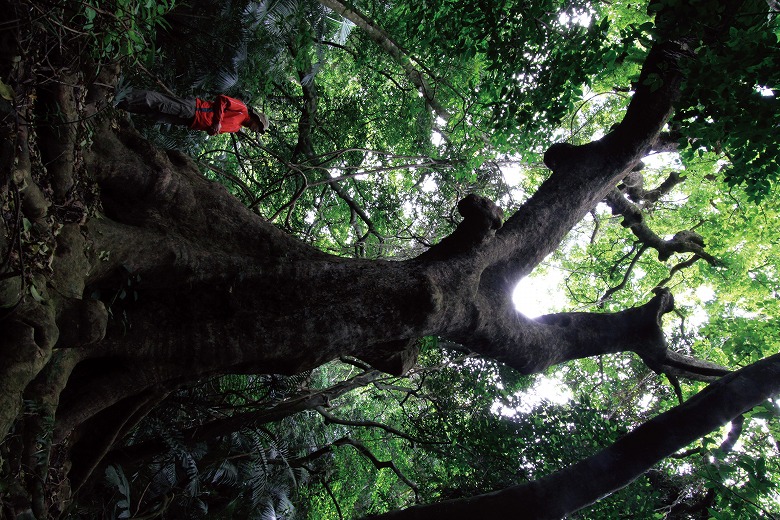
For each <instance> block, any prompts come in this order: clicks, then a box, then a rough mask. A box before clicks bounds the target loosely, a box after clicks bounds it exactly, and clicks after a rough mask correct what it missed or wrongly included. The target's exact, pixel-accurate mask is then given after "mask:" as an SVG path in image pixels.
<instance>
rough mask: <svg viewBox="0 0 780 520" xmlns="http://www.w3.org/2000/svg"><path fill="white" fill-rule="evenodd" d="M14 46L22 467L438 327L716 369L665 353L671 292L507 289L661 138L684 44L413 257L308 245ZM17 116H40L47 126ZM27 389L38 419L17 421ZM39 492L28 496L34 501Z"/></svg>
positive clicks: (1, 369)
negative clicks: (528, 293) (624, 296)
mask: <svg viewBox="0 0 780 520" xmlns="http://www.w3.org/2000/svg"><path fill="white" fill-rule="evenodd" d="M17 7H18V6H17ZM17 29H18V30H19V31H20V32H21V31H22V30H23V28H17ZM19 36H21V35H19ZM16 50H18V49H13V51H16ZM15 55H16V54H15V53H14V52H10V53H6V55H4V56H3V59H4V65H3V77H4V78H6V77H10V78H11V83H12V84H13V86H14V88H15V89H16V99H15V104H14V106H13V107H12V106H10V105H8V104H5V103H4V104H3V106H2V110H3V114H2V115H3V117H4V119H3V125H4V128H5V130H6V132H5V133H4V141H3V149H2V157H0V163H1V164H2V165H3V169H2V175H3V178H2V185H3V190H4V191H3V196H4V197H5V198H6V199H7V200H10V203H9V204H10V205H9V207H10V208H11V210H12V211H11V218H10V219H9V223H10V225H9V229H10V233H9V234H8V236H4V237H0V240H1V241H0V246H1V247H0V250H1V251H2V253H3V255H6V254H9V255H10V252H11V251H18V254H16V253H15V254H16V258H17V264H16V265H11V263H10V262H9V263H4V264H3V265H2V269H3V271H2V272H0V275H2V278H0V289H1V290H0V298H2V299H1V300H0V305H2V306H3V307H9V308H8V309H6V310H4V311H3V316H2V322H0V324H1V326H2V334H1V335H0V359H2V362H0V432H2V434H3V435H4V436H5V435H6V434H7V433H8V432H9V431H12V428H16V429H14V433H17V434H18V433H20V432H21V428H22V425H23V427H24V430H25V431H24V435H25V437H26V438H27V440H28V441H29V442H28V444H27V445H26V446H25V450H26V451H25V452H24V453H25V455H24V456H25V457H26V459H27V460H26V462H25V463H29V461H32V460H34V459H35V457H36V450H37V449H38V447H39V446H38V444H37V443H36V442H34V441H31V439H35V438H36V435H37V436H39V437H38V438H45V439H47V441H46V443H47V444H48V445H54V446H59V447H60V448H59V449H60V453H64V454H65V455H63V457H64V458H65V459H66V460H70V461H71V462H72V468H71V469H70V473H69V477H70V482H71V485H72V486H73V487H74V488H75V489H78V488H79V487H80V486H81V485H82V484H83V483H84V482H85V481H87V479H88V478H89V476H90V474H91V473H92V471H93V470H94V468H95V467H97V465H98V464H100V462H101V459H102V458H103V456H104V455H105V454H106V453H108V452H109V450H110V449H111V447H112V445H113V444H114V443H115V442H116V441H117V440H118V439H120V438H121V436H122V435H123V434H125V433H126V432H127V431H129V430H130V429H131V428H132V427H133V426H134V425H135V424H137V422H138V421H139V420H140V419H141V418H142V417H143V416H144V414H146V413H147V412H148V411H149V410H150V409H151V407H153V406H154V405H155V404H156V403H158V402H159V401H160V400H161V399H162V398H164V396H165V395H167V394H168V393H169V392H170V391H171V390H173V389H175V388H177V387H179V386H181V385H185V384H187V383H191V382H194V381H197V380H198V379H200V378H203V377H207V376H213V375H218V374H227V373H281V374H295V373H299V372H301V371H304V370H307V369H311V368H314V367H317V366H319V365H321V364H323V363H325V362H327V361H330V360H333V359H337V358H339V357H341V356H353V357H355V358H358V359H361V360H364V361H365V362H367V363H369V364H371V365H372V366H374V367H376V368H378V369H381V370H383V371H386V372H390V373H402V372H404V371H405V370H406V369H408V368H409V367H410V366H411V365H412V364H413V362H414V359H415V347H414V345H415V341H416V340H417V339H418V338H420V337H423V336H429V335H437V336H440V337H442V338H445V339H448V340H452V341H455V342H458V343H459V344H461V345H464V346H465V347H466V348H468V349H471V350H472V351H474V352H477V353H480V354H483V355H485V356H489V357H492V358H495V359H497V360H499V361H502V362H504V363H506V364H508V365H509V366H511V367H513V368H515V369H517V370H518V371H521V372H523V373H534V372H538V371H541V370H544V369H545V368H546V367H549V366H551V365H554V364H557V363H561V362H564V361H567V360H571V359H576V358H582V357H587V356H595V355H599V354H604V353H612V352H619V351H634V352H636V353H638V354H639V355H640V356H642V357H643V359H645V360H646V361H648V362H649V363H651V364H652V366H653V367H654V368H656V369H664V368H670V367H675V368H676V369H677V370H681V369H683V368H686V367H688V368H690V369H691V370H692V371H693V372H699V373H702V374H705V375H712V374H713V373H717V368H713V367H709V366H706V365H705V366H703V367H702V364H698V365H697V364H689V363H688V360H685V359H684V358H680V357H678V356H673V355H670V354H668V353H667V350H666V344H665V341H664V337H663V333H662V331H661V319H662V316H663V315H664V314H665V313H667V312H669V311H671V310H672V309H673V300H672V297H671V295H670V294H669V293H668V292H659V293H658V294H656V296H655V297H653V298H652V299H650V301H648V303H647V304H645V305H643V306H640V307H637V308H634V309H628V310H625V311H623V312H619V313H614V314H588V313H562V314H556V315H550V316H545V317H542V318H540V319H537V320H531V319H527V318H525V317H524V316H522V315H520V314H519V313H517V311H515V309H514V308H513V306H512V303H511V291H512V288H513V285H514V283H515V282H516V281H517V280H519V279H520V278H521V277H522V276H525V275H526V274H528V273H529V272H531V271H532V270H533V268H534V267H535V266H536V265H537V264H538V263H539V262H540V261H541V260H542V259H543V258H544V257H545V256H546V255H547V254H549V253H550V252H551V251H553V250H554V249H555V248H556V247H557V245H558V244H559V243H560V241H561V240H562V238H563V237H564V235H565V234H566V232H568V231H569V230H570V229H571V228H572V226H574V225H575V224H576V223H577V222H578V221H579V220H580V219H581V218H582V217H583V216H584V215H585V214H586V213H587V212H588V211H590V210H591V209H592V208H593V207H594V206H595V204H596V203H598V202H599V201H600V200H602V199H604V198H605V197H606V195H607V194H608V193H609V192H610V190H612V189H613V188H614V187H615V186H616V185H617V183H618V182H619V181H620V180H621V179H622V178H623V177H624V176H625V175H626V174H627V173H628V172H629V171H631V169H632V168H633V167H634V165H635V164H636V163H637V162H638V161H639V160H640V159H641V158H642V156H643V155H644V154H645V153H646V152H647V151H648V150H649V149H650V147H651V146H652V144H653V143H654V141H655V140H656V138H657V136H658V135H659V133H660V131H661V129H662V128H663V126H664V124H665V122H666V120H667V118H668V116H669V114H670V113H671V108H672V100H673V99H674V95H675V92H676V89H677V85H678V82H679V79H680V78H679V73H678V72H677V71H678V68H677V67H675V66H674V60H675V59H676V57H677V56H679V52H677V49H676V47H675V46H674V45H673V44H670V43H662V44H659V45H658V46H657V47H656V48H654V49H653V50H652V51H651V52H650V54H649V57H648V59H647V62H646V64H645V67H644V70H643V72H642V74H643V76H642V77H641V78H640V81H639V84H640V85H643V78H645V77H647V76H648V75H649V74H657V75H660V77H661V78H662V87H661V88H658V89H656V90H653V91H651V90H650V89H649V88H648V87H646V86H640V87H639V88H638V90H637V92H636V94H635V95H634V98H633V101H632V103H631V105H630V107H629V108H628V111H627V113H626V116H625V120H624V122H623V123H622V124H621V125H619V126H618V127H617V128H616V129H614V130H613V131H612V132H611V133H610V134H608V135H607V136H606V137H604V138H603V139H601V140H600V141H597V142H594V143H590V144H588V145H585V146H580V147H573V146H568V145H555V146H553V147H551V148H550V150H549V151H548V153H547V154H546V158H545V160H546V163H547V165H548V166H549V167H550V169H551V174H550V177H549V179H548V180H547V181H546V182H545V183H544V184H543V185H542V187H541V188H540V189H539V190H538V192H537V193H536V194H535V195H534V196H533V197H532V198H531V199H530V200H529V201H528V202H527V203H526V204H525V205H524V206H523V207H522V208H521V210H520V211H518V212H517V213H516V214H515V215H512V216H510V217H509V218H508V219H507V221H506V223H505V224H503V226H502V217H503V216H502V214H501V211H500V210H499V209H498V208H497V207H495V206H494V205H493V204H492V203H491V202H489V201H487V200H485V199H482V198H480V197H477V196H474V195H471V196H468V197H466V198H465V199H464V200H463V201H462V202H461V203H460V205H459V210H460V213H461V214H462V216H463V217H464V218H463V221H462V223H461V224H460V225H459V227H458V228H457V230H456V231H455V232H454V233H453V234H452V235H451V236H449V237H447V238H446V239H444V241H442V242H441V243H440V244H439V245H437V246H434V247H433V248H432V249H431V250H429V251H428V252H426V253H424V254H423V255H421V256H420V257H418V258H416V259H412V260H408V261H402V262H388V261H367V260H353V259H345V258H340V257H335V256H331V255H327V254H325V253H323V252H321V251H318V250H316V249H314V248H312V247H309V246H307V245H305V244H303V243H301V242H300V241H298V240H296V239H295V238H293V237H291V236H289V235H287V234H285V233H283V232H282V231H280V230H279V229H277V228H276V227H275V226H273V225H272V224H270V223H268V222H265V221H263V220H262V219H261V218H259V217H258V216H257V215H256V214H254V213H252V212H251V211H250V210H248V209H247V208H245V207H244V206H242V205H241V204H240V203H239V202H238V201H237V200H236V199H235V198H234V197H233V196H231V195H230V194H229V193H228V192H227V190H226V189H225V188H223V187H222V186H221V185H219V184H216V183H214V182H211V181H209V180H207V179H205V178H204V177H203V176H202V174H201V173H200V172H199V171H198V169H197V168H196V166H195V164H194V163H193V161H192V160H190V159H189V158H188V157H186V156H184V155H182V154H180V153H178V152H164V151H161V150H158V149H156V148H155V147H154V146H153V145H151V144H150V143H149V142H147V141H145V140H144V139H142V138H141V137H140V136H139V135H138V134H137V133H136V132H135V131H134V130H133V129H132V128H130V127H129V126H128V125H127V124H126V123H124V122H122V121H117V119H116V117H115V114H114V113H113V111H112V110H111V109H110V108H105V106H106V101H107V98H108V97H109V94H108V93H106V92H105V91H104V90H103V89H104V87H103V85H105V84H106V83H107V82H110V81H111V75H110V74H109V71H108V70H103V71H102V72H101V74H102V76H100V77H97V78H95V79H94V81H92V82H91V85H89V86H90V91H89V94H88V95H87V97H86V98H85V99H81V98H80V97H79V96H77V93H76V89H75V88H74V85H79V83H83V82H85V81H87V80H86V78H87V77H89V76H86V75H85V74H88V73H85V72H83V71H68V74H69V75H68V77H67V78H61V81H57V82H51V83H47V82H46V81H44V79H43V74H42V72H41V71H36V70H35V69H34V67H33V64H32V63H29V64H25V63H22V66H18V67H15V68H12V67H11V66H10V63H12V59H13V56H15ZM47 73H48V71H47ZM36 97H37V101H36V102H35V104H33V100H34V99H35V98H36ZM96 111H97V112H98V113H97V115H95V114H96ZM79 117H90V118H93V119H94V121H95V123H94V131H93V132H91V133H89V134H82V133H80V132H82V131H83V129H81V130H79V131H78V132H77V131H76V130H75V129H71V128H72V127H71V126H69V125H66V124H65V123H71V122H73V121H75V120H76V119H77V118H79ZM20 120H25V121H35V122H37V123H38V127H39V128H40V131H39V132H38V134H37V139H36V136H35V135H31V134H30V132H29V130H30V128H29V127H28V126H27V125H24V124H19V123H18V121H20ZM63 128H65V129H68V130H62V129H63ZM53 129H54V130H56V129H60V130H58V131H54V130H53ZM31 148H32V149H33V153H31V151H30V150H31ZM44 167H45V169H44ZM94 197H97V199H95V198H94ZM85 208H86V209H85ZM74 215H75V217H74ZM22 219H26V221H27V222H29V226H28V227H29V230H28V231H26V232H27V233H29V235H28V238H27V239H26V240H27V242H26V243H25V244H26V245H24V246H23V245H22V240H21V238H20V235H21V233H22V227H21V222H22ZM31 244H37V245H38V247H37V249H36V251H40V250H41V247H42V245H46V247H47V250H50V251H51V250H53V255H52V256H51V265H50V266H48V265H37V264H36V263H34V262H33V264H32V265H30V263H27V264H25V263H24V259H25V258H31V254H32V253H31V251H32V249H31ZM19 261H21V263H20V262H19ZM109 312H110V313H111V316H112V317H113V319H109ZM713 371H714V372H713ZM23 397H24V399H26V400H27V401H28V402H29V403H34V407H35V411H36V414H33V415H31V416H28V417H27V419H25V420H23V421H20V417H21V412H22V398H23ZM15 423H16V426H14V424H15ZM48 447H49V446H44V451H46V450H48ZM33 465H34V466H35V467H38V468H40V472H42V475H37V476H34V477H32V478H31V479H30V482H31V483H30V486H31V487H32V488H36V486H38V487H40V482H42V480H43V477H45V474H46V471H47V470H48V466H47V463H45V462H44V463H43V464H40V463H36V464H33ZM68 465H69V463H64V464H62V467H68ZM36 479H37V480H36ZM35 482H37V483H35ZM36 489H37V488H36ZM41 493H42V491H41V490H38V491H33V493H32V495H33V510H34V511H35V512H36V514H40V513H41V512H42V511H43V508H44V506H43V505H42V503H41V502H42V499H41V497H40V494H41ZM36 496H37V499H36V498H35V497H36ZM36 500H37V502H38V503H37V505H36Z"/></svg>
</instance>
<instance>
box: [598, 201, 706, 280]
mask: <svg viewBox="0 0 780 520" xmlns="http://www.w3.org/2000/svg"><path fill="white" fill-rule="evenodd" d="M606 201H607V204H609V206H610V207H611V208H612V213H613V214H619V215H622V216H623V226H624V227H627V228H629V229H630V230H631V232H632V233H633V234H634V235H635V236H636V237H637V239H639V240H640V241H641V242H642V243H643V244H644V245H645V246H647V247H652V248H653V249H655V250H656V251H658V259H659V260H661V261H662V262H663V261H665V260H668V259H669V257H670V256H672V255H673V254H674V253H694V254H696V255H698V256H699V257H701V258H704V259H705V260H707V262H709V263H710V264H712V265H714V264H715V263H717V261H716V260H715V257H713V256H712V255H710V254H709V253H707V252H706V251H704V239H702V237H701V236H700V235H699V234H698V233H696V232H694V231H690V230H686V231H680V232H679V233H677V234H675V235H674V237H673V238H672V239H671V240H664V239H662V238H661V237H659V236H658V235H656V234H655V233H654V232H653V230H651V229H650V227H649V226H648V225H647V224H646V223H645V222H644V218H643V217H642V212H641V210H640V209H639V208H638V207H637V206H636V205H635V204H632V203H631V202H629V201H628V199H626V197H625V196H624V195H623V193H621V192H620V190H618V189H617V188H614V189H613V190H612V191H610V192H609V195H607V198H606Z"/></svg>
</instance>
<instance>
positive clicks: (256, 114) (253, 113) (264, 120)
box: [246, 105, 268, 134]
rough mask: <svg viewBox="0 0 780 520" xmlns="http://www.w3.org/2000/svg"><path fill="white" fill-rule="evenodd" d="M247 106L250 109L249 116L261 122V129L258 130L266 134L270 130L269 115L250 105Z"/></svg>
mask: <svg viewBox="0 0 780 520" xmlns="http://www.w3.org/2000/svg"><path fill="white" fill-rule="evenodd" d="M246 108H247V110H248V111H249V117H251V118H253V119H255V120H257V122H259V123H260V129H259V130H258V131H259V132H260V133H261V134H264V133H265V132H266V131H267V130H268V116H266V115H265V114H263V113H262V112H260V111H259V110H256V109H255V108H254V107H251V106H249V105H247V107H246Z"/></svg>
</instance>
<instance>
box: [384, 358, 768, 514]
mask: <svg viewBox="0 0 780 520" xmlns="http://www.w3.org/2000/svg"><path fill="white" fill-rule="evenodd" d="M778 393H780V354H775V355H774V356H771V357H769V358H767V359H764V360H762V361H759V362H758V363H755V364H753V365H750V366H748V367H746V368H743V369H742V370H739V371H737V372H733V373H731V374H728V375H726V376H724V377H722V378H721V379H720V380H718V381H716V382H715V383H712V384H711V385H709V386H708V387H707V388H705V389H704V390H703V391H701V392H700V393H698V394H697V395H695V396H694V397H692V398H691V399H689V400H688V401H687V402H685V403H684V404H682V405H679V406H677V407H675V408H673V409H671V410H669V411H667V412H665V413H663V414H661V415H659V416H657V417H655V418H654V419H651V420H650V421H648V422H646V423H645V424H643V425H641V426H639V427H638V428H636V429H635V430H634V431H632V432H631V433H629V434H627V435H626V436H624V437H623V438H621V439H620V440H618V441H617V442H616V443H615V444H613V445H612V446H610V447H608V448H606V449H604V450H602V451H600V452H599V453H597V454H596V455H593V456H592V457H589V458H587V459H585V460H583V461H581V462H578V463H576V464H574V465H572V466H569V467H568V468H565V469H562V470H560V471H557V472H556V473H553V474H551V475H549V476H547V477H544V478H542V479H539V480H537V481H534V482H531V483H529V484H524V485H520V486H514V487H510V488H507V489H504V490H502V491H497V492H495V493H490V494H486V495H479V496H476V497H471V498H467V499H461V500H451V501H447V502H441V503H438V504H430V505H426V506H417V507H413V508H410V509H406V510H402V511H394V512H391V513H388V514H386V515H379V516H373V517H369V518H373V519H375V520H379V519H382V520H385V519H386V520H390V519H393V520H417V519H420V520H423V519H425V520H428V519H430V518H447V519H448V520H459V519H464V520H465V519H471V518H475V517H479V515H482V514H484V512H485V511H507V512H509V511H513V512H517V511H521V512H522V518H524V519H529V520H531V519H534V520H536V519H539V520H541V519H559V518H562V517H565V516H566V515H569V514H571V513H573V512H574V511H577V510H579V509H581V508H583V507H586V506H587V505H589V504H591V503H593V502H595V501H596V500H598V499H599V498H601V497H602V496H604V495H606V494H608V493H612V492H614V491H616V490H618V489H620V488H622V487H623V486H625V485H627V484H629V483H630V482H632V481H633V480H634V479H636V478H637V477H639V476H640V475H642V474H643V473H644V472H645V471H647V470H648V469H650V468H651V467H652V466H653V465H655V464H656V463H657V462H658V461H660V460H662V459H664V458H665V457H669V456H671V455H672V454H674V453H675V452H677V451H679V450H680V449H682V448H684V447H685V446H687V445H688V444H690V443H692V442H693V441H695V440H696V439H699V438H700V437H703V436H704V435H706V434H707V433H709V432H711V431H713V430H714V429H715V428H718V427H719V426H722V425H724V424H726V423H728V422H729V421H732V420H733V419H735V418H736V417H738V416H740V415H741V414H742V413H744V412H745V411H747V410H750V409H751V408H753V407H755V406H757V405H759V404H761V403H763V402H765V401H766V400H767V399H769V398H771V397H773V396H775V395H777V394H778ZM562 489H564V490H566V493H561V490H562ZM511 515H512V516H511V517H512V518H514V517H516V516H517V514H516V513H512V514H511ZM504 517H505V518H509V517H510V516H509V515H505V516H504Z"/></svg>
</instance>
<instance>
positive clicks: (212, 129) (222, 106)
mask: <svg viewBox="0 0 780 520" xmlns="http://www.w3.org/2000/svg"><path fill="white" fill-rule="evenodd" d="M245 122H249V111H248V110H247V108H246V105H245V104H243V103H242V102H241V101H239V100H237V99H234V98H231V97H227V96H223V95H221V94H220V95H219V96H217V99H215V100H214V101H213V102H212V101H205V100H203V99H196V100H195V119H193V121H192V126H191V128H192V129H194V130H205V131H206V132H208V133H210V134H215V133H216V134H223V133H225V132H238V131H239V130H240V129H241V124H242V123H245Z"/></svg>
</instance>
